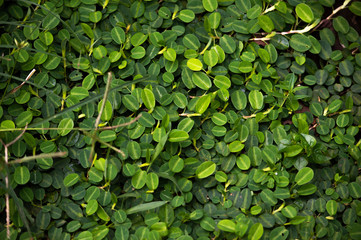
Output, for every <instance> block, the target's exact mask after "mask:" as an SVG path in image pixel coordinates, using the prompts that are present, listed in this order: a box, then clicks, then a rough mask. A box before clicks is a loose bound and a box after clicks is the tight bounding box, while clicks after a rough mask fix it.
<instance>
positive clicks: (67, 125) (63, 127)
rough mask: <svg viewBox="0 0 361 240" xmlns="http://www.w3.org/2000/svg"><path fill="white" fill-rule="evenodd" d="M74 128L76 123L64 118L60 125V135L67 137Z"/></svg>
mask: <svg viewBox="0 0 361 240" xmlns="http://www.w3.org/2000/svg"><path fill="white" fill-rule="evenodd" d="M73 127H74V121H73V120H72V119H70V118H64V119H63V120H61V121H60V123H59V125H58V134H59V135H60V136H66V135H67V134H69V133H70V131H71V130H72V129H73Z"/></svg>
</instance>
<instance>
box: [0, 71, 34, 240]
mask: <svg viewBox="0 0 361 240" xmlns="http://www.w3.org/2000/svg"><path fill="white" fill-rule="evenodd" d="M29 75H30V74H29ZM20 86H21V85H20ZM27 127H28V124H26V125H25V128H24V130H23V131H22V132H21V133H20V134H19V136H17V137H16V138H15V139H14V140H12V141H11V142H9V143H7V144H5V143H4V142H3V140H1V139H0V141H1V143H2V145H3V146H4V149H5V150H4V152H5V164H6V165H8V162H9V153H8V148H9V147H10V146H11V145H13V144H14V143H16V142H17V141H18V140H19V139H20V138H21V137H22V136H23V135H24V133H25V131H26V128H27ZM5 188H6V194H5V202H6V203H5V204H6V237H7V239H10V203H9V194H8V189H9V176H8V174H6V176H5Z"/></svg>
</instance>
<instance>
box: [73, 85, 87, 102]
mask: <svg viewBox="0 0 361 240" xmlns="http://www.w3.org/2000/svg"><path fill="white" fill-rule="evenodd" d="M70 95H73V96H74V97H76V98H77V99H78V100H79V101H80V100H83V99H84V98H86V97H88V96H89V92H88V90H87V89H85V88H84V87H74V88H72V89H71V90H70Z"/></svg>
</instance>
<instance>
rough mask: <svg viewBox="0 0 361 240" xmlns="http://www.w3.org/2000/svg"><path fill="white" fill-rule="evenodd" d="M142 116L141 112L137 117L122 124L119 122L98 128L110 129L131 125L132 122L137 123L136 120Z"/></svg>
mask: <svg viewBox="0 0 361 240" xmlns="http://www.w3.org/2000/svg"><path fill="white" fill-rule="evenodd" d="M141 117H142V114H139V115H138V116H137V117H135V118H134V119H133V120H131V121H130V122H127V123H122V124H119V125H115V126H108V127H102V128H99V129H98V130H99V131H100V130H109V129H115V128H118V127H125V126H129V125H130V124H132V123H135V122H136V121H138V119H139V118H141Z"/></svg>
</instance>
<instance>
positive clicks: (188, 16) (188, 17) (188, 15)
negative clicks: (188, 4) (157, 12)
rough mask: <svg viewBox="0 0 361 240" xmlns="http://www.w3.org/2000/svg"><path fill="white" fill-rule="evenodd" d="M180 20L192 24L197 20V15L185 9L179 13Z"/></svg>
mask: <svg viewBox="0 0 361 240" xmlns="http://www.w3.org/2000/svg"><path fill="white" fill-rule="evenodd" d="M178 18H179V19H180V20H182V21H183V22H185V23H190V22H192V21H193V19H194V18H195V14H194V12H193V11H192V10H190V9H183V10H181V11H180V12H179V15H178Z"/></svg>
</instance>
